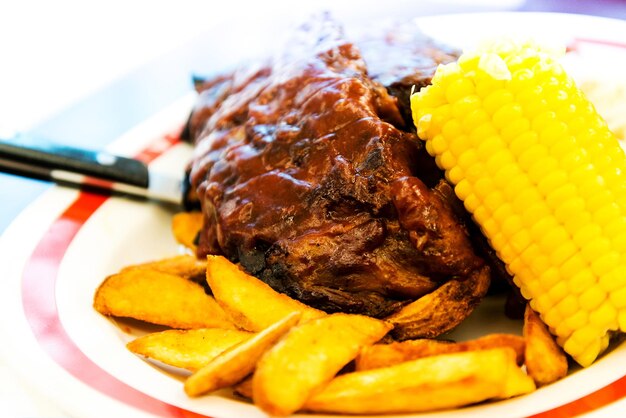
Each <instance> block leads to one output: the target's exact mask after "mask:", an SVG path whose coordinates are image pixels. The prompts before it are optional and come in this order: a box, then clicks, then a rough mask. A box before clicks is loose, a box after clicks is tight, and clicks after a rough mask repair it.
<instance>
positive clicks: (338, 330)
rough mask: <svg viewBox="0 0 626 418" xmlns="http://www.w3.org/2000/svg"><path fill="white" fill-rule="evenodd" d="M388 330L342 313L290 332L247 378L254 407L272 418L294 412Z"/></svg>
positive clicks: (378, 322) (386, 326)
mask: <svg viewBox="0 0 626 418" xmlns="http://www.w3.org/2000/svg"><path fill="white" fill-rule="evenodd" d="M390 329H391V324H388V323H385V322H384V321H381V320H378V319H374V318H370V317H367V316H363V315H350V314H343V313H336V314H332V315H327V316H324V317H322V318H318V319H314V320H311V321H308V322H306V323H304V324H301V325H299V326H296V327H294V328H292V329H291V331H290V332H289V333H288V334H287V335H286V336H285V337H284V338H283V339H282V340H281V341H279V342H278V344H276V345H275V346H274V347H272V348H271V349H270V350H268V351H267V352H266V353H265V354H264V355H263V357H261V360H260V361H259V364H258V365H257V368H256V371H255V372H254V377H253V379H252V389H253V390H252V392H253V395H254V403H255V404H256V405H257V406H258V407H260V408H261V409H262V410H264V411H265V412H267V413H268V414H270V415H272V416H286V415H289V414H291V413H293V412H295V411H297V410H298V409H300V408H301V407H302V405H304V402H305V401H306V400H307V399H308V398H309V397H310V395H311V393H312V392H313V391H314V390H315V389H317V388H318V387H320V386H321V385H323V384H324V383H327V382H329V381H330V380H331V379H332V378H333V377H334V376H335V375H336V374H337V372H339V371H340V370H341V368H342V367H344V366H345V365H346V364H347V363H349V362H350V361H351V360H352V359H354V357H356V355H357V353H358V352H359V349H360V348H361V347H363V346H367V345H370V344H373V343H375V342H376V341H378V340H380V339H381V338H382V337H383V336H384V335H385V334H387V332H388V331H389V330H390ZM286 382H289V383H288V384H286Z"/></svg>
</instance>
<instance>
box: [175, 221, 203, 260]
mask: <svg viewBox="0 0 626 418" xmlns="http://www.w3.org/2000/svg"><path fill="white" fill-rule="evenodd" d="M203 222H204V217H203V215H202V212H198V211H194V212H179V213H177V214H175V215H174V216H173V217H172V233H173V235H174V239H175V240H176V241H177V242H178V243H179V244H182V245H184V246H185V247H187V248H189V249H190V250H192V251H194V252H195V251H196V247H197V246H196V238H197V237H198V233H199V232H200V229H201V228H202V223H203Z"/></svg>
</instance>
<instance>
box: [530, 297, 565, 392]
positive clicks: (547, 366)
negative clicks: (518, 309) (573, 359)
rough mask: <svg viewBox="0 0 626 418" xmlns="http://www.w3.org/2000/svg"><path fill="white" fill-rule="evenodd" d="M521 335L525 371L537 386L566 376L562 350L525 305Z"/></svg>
mask: <svg viewBox="0 0 626 418" xmlns="http://www.w3.org/2000/svg"><path fill="white" fill-rule="evenodd" d="M523 335H524V339H525V340H526V350H525V357H526V360H525V363H526V370H528V374H529V375H530V376H531V377H532V378H533V379H534V380H535V383H537V386H544V385H547V384H550V383H552V382H555V381H557V380H559V379H562V378H563V377H565V376H566V375H567V370H568V363H567V357H566V356H565V353H564V352H563V349H561V347H559V346H558V344H557V343H556V341H555V340H554V337H553V336H552V334H550V331H548V328H547V327H546V325H545V324H544V323H543V321H542V320H541V318H540V317H539V315H537V313H536V312H535V311H533V310H532V308H531V307H530V305H526V311H525V312H524V328H523Z"/></svg>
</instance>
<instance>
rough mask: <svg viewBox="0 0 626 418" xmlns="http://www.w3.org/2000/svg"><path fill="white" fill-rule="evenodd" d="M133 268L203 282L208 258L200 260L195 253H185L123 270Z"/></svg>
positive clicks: (124, 269) (123, 270) (125, 268)
mask: <svg viewBox="0 0 626 418" xmlns="http://www.w3.org/2000/svg"><path fill="white" fill-rule="evenodd" d="M131 270H154V271H159V272H161V273H167V274H173V275H175V276H180V277H183V278H185V279H188V280H192V281H194V282H198V283H201V282H203V281H204V278H205V275H206V260H199V259H197V258H196V257H195V256H193V255H189V254H185V255H178V256H174V257H169V258H163V259H161V260H156V261H149V262H146V263H140V264H134V265H131V266H127V267H124V268H123V269H122V270H121V272H122V273H123V272H126V271H131Z"/></svg>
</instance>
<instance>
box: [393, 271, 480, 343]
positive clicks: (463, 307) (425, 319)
mask: <svg viewBox="0 0 626 418" xmlns="http://www.w3.org/2000/svg"><path fill="white" fill-rule="evenodd" d="M489 282H490V279H489V269H488V268H487V267H485V268H483V269H480V270H478V271H477V272H475V273H473V274H472V275H471V276H470V277H468V278H467V279H465V280H463V281H459V280H450V281H449V282H447V283H445V284H443V285H442V286H440V287H439V288H438V289H436V290H435V291H433V292H431V293H429V294H427V295H424V296H422V297H421V298H419V299H417V300H416V301H415V302H412V303H410V304H408V305H406V306H404V307H403V308H402V309H400V310H399V311H398V312H396V313H394V314H392V315H390V316H388V317H387V318H385V320H386V321H389V322H391V323H392V324H393V325H394V329H393V331H392V335H393V336H394V337H395V338H396V339H398V340H407V339H414V338H434V337H437V336H439V335H441V334H443V333H444V332H447V331H450V330H451V329H453V328H454V327H456V326H457V325H459V323H461V322H462V321H463V320H464V319H465V318H467V316H468V315H469V314H470V313H472V311H473V310H474V308H475V307H476V305H478V303H479V302H480V301H481V300H482V298H483V296H485V294H486V293H487V289H488V288H489Z"/></svg>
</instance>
